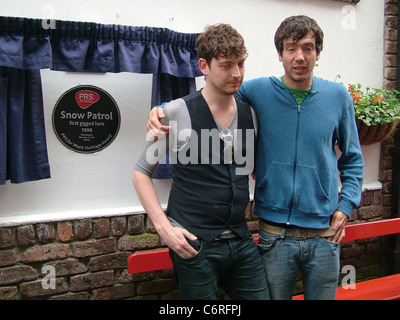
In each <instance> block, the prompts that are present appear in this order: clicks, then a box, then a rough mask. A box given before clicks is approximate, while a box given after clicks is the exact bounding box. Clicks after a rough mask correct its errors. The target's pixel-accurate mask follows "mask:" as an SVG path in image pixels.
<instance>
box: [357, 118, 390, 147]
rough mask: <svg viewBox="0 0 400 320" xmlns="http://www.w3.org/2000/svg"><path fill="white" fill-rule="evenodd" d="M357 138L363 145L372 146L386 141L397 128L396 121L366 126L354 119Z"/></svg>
mask: <svg viewBox="0 0 400 320" xmlns="http://www.w3.org/2000/svg"><path fill="white" fill-rule="evenodd" d="M356 122H357V129H358V136H359V138H360V143H361V144H363V145H368V144H373V143H377V142H381V141H384V140H386V139H388V138H389V137H390V136H391V135H392V134H393V132H394V130H395V129H396V126H397V121H394V122H390V123H383V124H376V125H371V126H367V125H366V124H365V123H364V122H362V121H361V120H359V119H356Z"/></svg>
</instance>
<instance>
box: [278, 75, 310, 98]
mask: <svg viewBox="0 0 400 320" xmlns="http://www.w3.org/2000/svg"><path fill="white" fill-rule="evenodd" d="M281 81H282V83H283V85H284V86H285V88H287V89H288V90H289V91H290V93H291V94H292V96H293V97H294V99H295V100H296V102H297V104H298V105H301V103H302V102H303V101H304V99H305V98H306V97H307V95H308V94H309V93H310V91H311V88H309V89H305V90H299V89H293V88H291V87H289V86H288V85H287V84H286V83H285V81H284V80H283V76H282V77H281Z"/></svg>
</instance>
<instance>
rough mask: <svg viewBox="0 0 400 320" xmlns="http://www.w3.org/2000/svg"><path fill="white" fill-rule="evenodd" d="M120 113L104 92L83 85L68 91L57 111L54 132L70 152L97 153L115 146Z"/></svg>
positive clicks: (54, 118)
mask: <svg viewBox="0 0 400 320" xmlns="http://www.w3.org/2000/svg"><path fill="white" fill-rule="evenodd" d="M119 126H120V113H119V109H118V106H117V104H116V102H115V100H114V99H113V98H112V97H111V96H110V95H109V94H108V93H107V92H106V91H104V90H103V89H100V88H98V87H95V86H90V85H80V86H77V87H74V88H71V89H70V90H68V91H66V92H65V93H64V94H63V95H62V96H61V97H60V98H59V99H58V101H57V102H56V105H55V107H54V110H53V128H54V131H55V133H56V135H57V138H58V139H59V140H60V141H61V143H62V144H63V145H65V146H66V147H67V148H69V149H71V150H73V151H76V152H80V153H94V152H97V151H100V150H103V149H104V148H106V147H107V146H109V145H110V144H111V142H112V141H113V140H114V139H115V137H116V136H117V134H118V131H119Z"/></svg>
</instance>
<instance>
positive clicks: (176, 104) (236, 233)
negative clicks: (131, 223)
mask: <svg viewBox="0 0 400 320" xmlns="http://www.w3.org/2000/svg"><path fill="white" fill-rule="evenodd" d="M196 47H197V52H198V63H199V68H200V70H201V71H202V73H203V74H204V76H205V80H206V84H205V87H204V88H203V89H202V90H200V91H197V92H195V93H193V94H190V95H188V96H185V97H183V98H180V99H177V100H174V101H171V102H170V103H167V104H166V105H165V106H164V109H163V110H164V114H165V117H164V119H162V122H163V124H164V125H166V126H169V127H170V130H169V133H168V135H167V137H165V138H164V139H158V140H156V141H154V140H153V139H147V140H148V141H147V143H146V146H145V148H144V150H143V152H142V155H141V157H140V159H139V160H138V162H137V164H136V166H135V170H134V173H133V183H134V186H135V188H136V192H137V194H138V196H139V199H140V201H141V203H142V205H143V207H144V209H145V210H146V212H147V213H148V215H149V217H150V218H151V220H152V222H153V224H154V226H155V228H156V230H157V232H158V234H159V235H160V237H161V239H162V241H163V243H165V244H166V245H167V246H168V247H169V248H170V257H171V259H172V262H173V265H174V272H175V278H176V280H177V282H178V284H179V287H180V294H181V297H182V298H183V299H217V297H218V286H219V285H222V287H223V288H224V289H225V290H226V292H227V293H228V294H229V295H230V297H231V298H232V299H253V300H260V299H263V300H264V299H268V298H269V293H268V290H267V284H266V277H265V271H264V268H263V266H262V262H261V258H260V255H259V253H258V250H257V247H256V244H255V242H254V240H253V238H252V235H251V233H250V232H249V229H248V226H247V223H246V219H245V210H246V208H247V205H248V203H249V185H248V179H249V178H248V177H249V174H251V173H252V171H253V169H254V168H253V166H254V145H255V132H256V129H257V120H256V116H255V113H254V111H253V110H252V108H251V107H250V106H249V105H248V104H247V103H245V102H243V101H241V100H240V99H238V98H235V97H234V96H233V94H235V93H237V92H238V90H239V88H240V85H241V84H242V81H243V75H244V63H245V60H246V58H247V50H246V47H245V45H244V40H243V38H242V36H241V35H240V34H239V33H238V32H237V31H236V30H235V29H234V28H232V27H231V26H230V25H227V24H219V25H214V26H210V27H208V28H206V30H205V32H204V33H202V34H201V35H200V36H199V37H198V38H197V41H196ZM168 150H169V155H170V163H171V164H172V168H173V183H172V187H171V191H170V195H169V200H168V207H167V210H166V213H167V215H165V213H164V211H163V209H162V208H161V205H160V202H159V200H158V197H157V192H156V189H155V187H154V184H153V181H152V179H151V177H152V174H153V173H154V171H155V169H156V168H157V166H158V163H159V161H160V160H162V158H163V157H164V156H165V154H166V152H167V151H168ZM243 155H245V157H243ZM246 155H247V157H246Z"/></svg>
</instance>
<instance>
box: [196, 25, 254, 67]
mask: <svg viewBox="0 0 400 320" xmlns="http://www.w3.org/2000/svg"><path fill="white" fill-rule="evenodd" d="M196 48H197V57H198V59H201V58H202V59H205V60H206V61H207V64H208V65H209V64H210V63H211V60H212V58H216V59H218V58H219V57H220V56H221V55H222V56H223V57H225V58H226V57H230V56H232V55H233V56H235V57H238V56H241V55H243V54H247V49H246V47H245V45H244V39H243V37H242V36H241V35H240V34H239V32H237V30H236V29H235V28H233V27H232V26H231V25H229V24H223V23H221V24H216V25H212V26H207V27H206V29H205V31H204V32H203V33H201V34H200V35H199V36H198V37H197V40H196Z"/></svg>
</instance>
